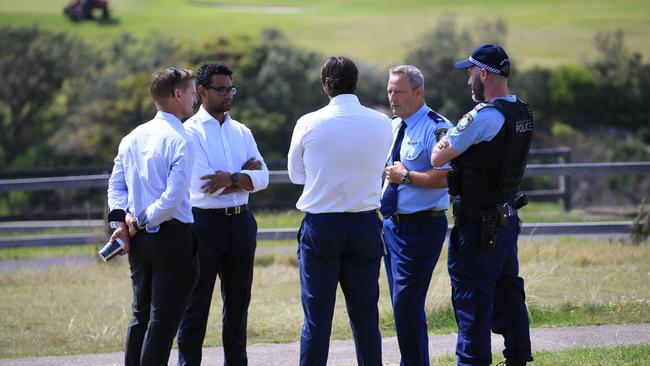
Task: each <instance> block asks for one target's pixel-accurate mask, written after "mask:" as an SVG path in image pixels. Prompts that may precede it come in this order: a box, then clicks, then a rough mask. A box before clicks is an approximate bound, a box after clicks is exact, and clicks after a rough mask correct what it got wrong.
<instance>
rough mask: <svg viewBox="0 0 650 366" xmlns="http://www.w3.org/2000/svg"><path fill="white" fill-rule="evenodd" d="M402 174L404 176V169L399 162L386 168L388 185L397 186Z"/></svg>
mask: <svg viewBox="0 0 650 366" xmlns="http://www.w3.org/2000/svg"><path fill="white" fill-rule="evenodd" d="M404 174H406V167H405V166H404V164H402V162H401V161H396V162H395V164H393V165H389V166H387V167H386V179H388V181H389V182H390V183H398V184H399V183H400V182H401V181H402V177H403V176H404Z"/></svg>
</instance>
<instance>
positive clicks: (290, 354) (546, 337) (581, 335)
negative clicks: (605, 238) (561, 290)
mask: <svg viewBox="0 0 650 366" xmlns="http://www.w3.org/2000/svg"><path fill="white" fill-rule="evenodd" d="M531 337H532V343H533V352H536V351H558V350H562V349H566V348H576V347H602V346H615V345H634V344H650V324H620V325H601V326H583V327H563V328H536V329H532V330H531ZM492 338H493V339H492V349H493V351H495V352H499V351H501V350H502V349H503V341H502V338H501V337H500V336H493V337H492ZM455 339H456V335H455V334H442V335H441V334H432V335H430V336H429V349H430V351H431V357H437V356H442V355H446V354H453V352H454V344H455ZM176 357H177V356H176V350H173V351H172V356H171V357H170V362H169V365H175V364H176V363H175V361H176ZM298 357H299V344H298V343H288V344H255V345H249V346H248V360H249V364H250V365H252V366H255V365H263V366H285V365H295V364H297V363H298ZM122 358H123V353H122V352H116V353H102V354H91V355H75V356H59V357H39V358H23V359H4V360H0V366H9V365H11V366H43V365H47V366H64V365H66V366H67V365H75V366H113V365H116V366H117V365H122V364H123V359H122ZM383 359H384V364H386V365H397V364H398V363H399V350H398V346H397V340H396V338H395V337H387V338H384V339H383ZM203 360H204V363H205V364H208V365H222V364H223V349H222V348H221V347H207V348H204V349H203ZM328 365H356V357H355V353H354V343H353V342H352V341H351V340H345V341H332V342H331V344H330V353H329V362H328Z"/></svg>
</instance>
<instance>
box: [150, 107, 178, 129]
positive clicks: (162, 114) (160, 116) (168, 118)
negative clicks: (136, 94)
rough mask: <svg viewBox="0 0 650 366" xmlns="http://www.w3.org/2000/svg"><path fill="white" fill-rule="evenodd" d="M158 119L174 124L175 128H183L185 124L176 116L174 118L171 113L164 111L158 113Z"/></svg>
mask: <svg viewBox="0 0 650 366" xmlns="http://www.w3.org/2000/svg"><path fill="white" fill-rule="evenodd" d="M156 118H158V119H162V120H163V121H167V122H169V123H171V124H172V126H174V127H179V126H180V127H183V122H181V120H180V119H178V118H177V117H176V116H174V115H173V114H171V113H167V112H163V111H158V112H157V113H156Z"/></svg>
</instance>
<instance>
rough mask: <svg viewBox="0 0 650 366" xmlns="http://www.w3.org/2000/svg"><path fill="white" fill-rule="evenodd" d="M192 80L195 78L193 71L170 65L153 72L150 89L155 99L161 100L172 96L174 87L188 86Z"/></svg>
mask: <svg viewBox="0 0 650 366" xmlns="http://www.w3.org/2000/svg"><path fill="white" fill-rule="evenodd" d="M192 80H194V73H193V72H192V71H190V70H186V69H180V68H176V67H172V66H170V67H168V68H166V69H164V70H162V71H159V72H157V73H155V74H153V76H152V77H151V83H150V84H149V91H150V92H151V96H152V97H153V99H154V100H155V101H160V100H162V99H165V98H168V97H171V96H172V94H173V93H174V89H179V88H187V87H188V86H189V82H190V81H192Z"/></svg>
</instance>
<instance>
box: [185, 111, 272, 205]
mask: <svg viewBox="0 0 650 366" xmlns="http://www.w3.org/2000/svg"><path fill="white" fill-rule="evenodd" d="M185 130H186V131H187V133H188V135H190V138H191V139H192V142H193V146H194V151H195V154H194V156H195V158H196V160H195V161H194V169H192V181H191V184H190V202H191V204H192V207H198V208H224V207H233V206H240V205H243V204H245V203H248V195H249V192H248V191H245V190H240V191H238V192H233V193H229V194H221V192H223V189H220V190H218V191H217V192H215V193H213V194H208V193H204V192H203V190H201V185H203V184H204V183H205V182H206V181H205V180H201V177H202V176H204V175H207V174H213V173H214V172H216V171H217V170H221V171H224V172H230V173H237V172H239V173H240V174H246V175H248V176H249V177H250V178H251V182H252V183H253V190H252V191H251V192H257V191H260V190H262V189H265V188H266V187H268V185H269V170H268V168H267V167H266V164H265V163H264V159H263V158H262V155H260V152H259V151H258V150H257V144H256V143H255V139H254V138H253V134H252V133H251V130H250V129H248V127H246V126H244V125H243V124H241V123H239V122H237V121H235V120H234V119H232V118H230V115H229V114H228V113H227V112H226V113H225V118H224V122H223V124H220V123H219V121H217V120H216V119H215V118H214V117H212V115H210V113H208V111H206V110H205V109H204V108H203V106H201V108H199V111H198V112H197V113H196V114H195V115H193V116H192V117H191V118H189V119H188V120H187V121H185ZM250 158H254V159H255V160H259V161H260V162H262V169H261V170H242V167H243V166H244V164H245V163H246V161H248V159H250Z"/></svg>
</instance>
